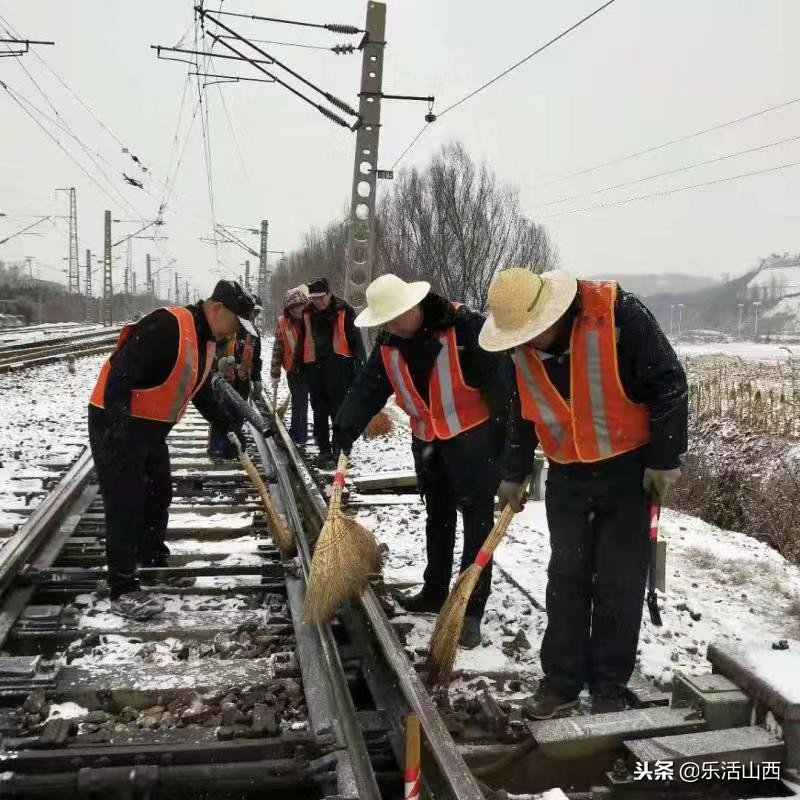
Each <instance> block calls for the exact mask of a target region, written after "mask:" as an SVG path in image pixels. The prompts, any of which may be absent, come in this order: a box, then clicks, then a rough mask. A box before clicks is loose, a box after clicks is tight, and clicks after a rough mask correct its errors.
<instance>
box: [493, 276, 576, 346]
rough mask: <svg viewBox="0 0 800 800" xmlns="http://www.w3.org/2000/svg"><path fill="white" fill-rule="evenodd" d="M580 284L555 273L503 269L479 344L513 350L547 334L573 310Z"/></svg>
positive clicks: (572, 278) (494, 285) (497, 279)
mask: <svg viewBox="0 0 800 800" xmlns="http://www.w3.org/2000/svg"><path fill="white" fill-rule="evenodd" d="M577 291H578V281H577V280H576V279H575V278H574V277H573V276H572V275H569V274H567V273H566V272H561V271H559V270H553V271H551V272H544V273H542V274H541V275H537V274H536V273H535V272H532V271H531V270H529V269H525V268H523V267H510V268H509V269H505V270H503V271H502V272H501V273H500V274H499V275H498V276H497V277H496V278H495V279H494V281H493V282H492V285H491V286H490V287H489V296H488V305H489V312H490V313H489V316H488V318H487V320H486V322H485V323H484V324H483V327H482V328H481V332H480V335H479V336H478V344H480V346H481V347H482V348H483V349H484V350H489V351H491V352H497V351H500V350H510V349H511V348H512V347H517V345H520V344H524V343H525V342H528V341H530V340H531V339H533V338H535V337H536V336H538V335H539V334H540V333H544V331H546V330H547V329H548V328H549V327H550V326H551V325H554V324H555V323H556V322H558V320H559V319H560V318H561V316H562V315H563V314H564V312H565V311H566V310H567V309H568V308H569V307H570V305H571V304H572V301H573V300H574V299H575V294H576V293H577Z"/></svg>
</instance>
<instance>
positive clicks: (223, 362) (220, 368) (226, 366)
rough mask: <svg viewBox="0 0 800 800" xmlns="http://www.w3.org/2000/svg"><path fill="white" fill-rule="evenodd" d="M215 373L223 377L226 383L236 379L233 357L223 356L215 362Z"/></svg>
mask: <svg viewBox="0 0 800 800" xmlns="http://www.w3.org/2000/svg"><path fill="white" fill-rule="evenodd" d="M217 372H219V374H220V375H223V376H224V377H225V380H227V381H233V380H234V379H235V378H236V359H235V358H234V357H233V356H224V357H223V358H221V359H220V360H219V361H218V362H217Z"/></svg>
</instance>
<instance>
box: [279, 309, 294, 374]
mask: <svg viewBox="0 0 800 800" xmlns="http://www.w3.org/2000/svg"><path fill="white" fill-rule="evenodd" d="M278 333H279V334H280V335H281V336H282V337H283V368H284V369H285V370H286V373H287V374H288V373H290V372H291V371H292V365H293V364H294V351H295V348H296V347H297V331H296V330H295V327H294V323H293V322H292V320H288V319H286V317H284V316H280V317H278Z"/></svg>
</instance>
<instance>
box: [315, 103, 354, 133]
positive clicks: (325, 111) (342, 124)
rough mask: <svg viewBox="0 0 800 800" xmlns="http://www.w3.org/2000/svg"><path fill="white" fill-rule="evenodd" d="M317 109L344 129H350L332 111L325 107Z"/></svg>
mask: <svg viewBox="0 0 800 800" xmlns="http://www.w3.org/2000/svg"><path fill="white" fill-rule="evenodd" d="M317 109H319V112H320V114H322V115H323V116H324V117H327V118H328V119H330V120H332V121H333V122H335V123H336V124H337V125H341V126H342V127H343V128H349V127H350V126H349V125H348V124H347V123H346V122H345V121H344V120H343V119H342V118H341V117H340V116H339V115H338V114H334V113H333V111H331V110H330V109H328V108H325V107H324V106H317Z"/></svg>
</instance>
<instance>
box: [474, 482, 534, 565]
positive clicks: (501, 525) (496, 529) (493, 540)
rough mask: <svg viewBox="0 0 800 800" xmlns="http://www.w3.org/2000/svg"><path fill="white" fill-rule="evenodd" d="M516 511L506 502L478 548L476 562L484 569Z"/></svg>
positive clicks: (526, 485)
mask: <svg viewBox="0 0 800 800" xmlns="http://www.w3.org/2000/svg"><path fill="white" fill-rule="evenodd" d="M531 479H532V476H529V477H527V478H526V479H525V481H524V483H523V484H522V485H523V491H525V490H526V489H527V487H528V486H529V485H530V482H531ZM515 515H516V512H515V511H514V510H513V509H512V508H511V505H510V504H506V507H505V508H504V509H503V510H502V511H501V512H500V516H499V517H498V518H497V521H496V522H495V523H494V526H493V527H492V529H491V530H490V531H489V535H488V536H487V537H486V539H485V540H484V542H483V545H482V546H481V549H480V550H478V555H477V556H475V563H476V564H477V565H478V566H479V567H480V568H481V569H483V568H484V567H485V566H486V565H487V564H488V563H489V561H491V558H492V554H493V553H494V551H495V550H496V549H497V545H499V544H500V542H501V541H502V539H503V537H504V536H505V535H506V531H507V530H508V526H509V525H510V524H511V520H512V519H514V516H515Z"/></svg>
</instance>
